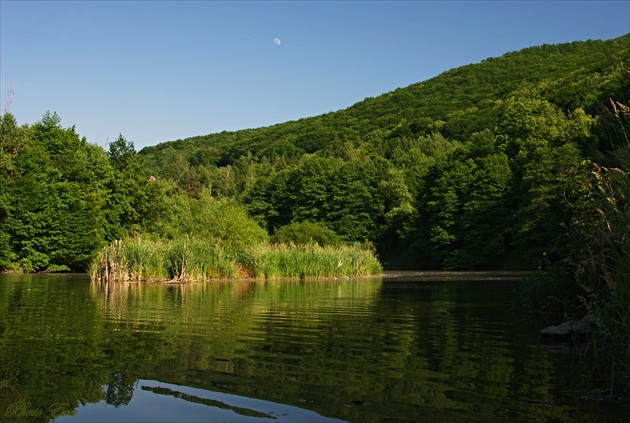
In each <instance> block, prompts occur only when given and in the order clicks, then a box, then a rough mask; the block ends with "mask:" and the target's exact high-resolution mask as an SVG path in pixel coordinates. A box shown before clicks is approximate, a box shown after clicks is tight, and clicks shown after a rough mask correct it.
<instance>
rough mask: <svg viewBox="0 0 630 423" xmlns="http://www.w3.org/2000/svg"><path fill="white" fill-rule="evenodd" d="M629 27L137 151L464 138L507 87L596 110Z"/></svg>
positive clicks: (282, 152)
mask: <svg viewBox="0 0 630 423" xmlns="http://www.w3.org/2000/svg"><path fill="white" fill-rule="evenodd" d="M629 45H630V35H625V36H623V37H620V38H617V39H614V40H608V41H601V40H597V41H586V42H573V43H569V44H560V45H543V46H539V47H531V48H527V49H524V50H521V51H518V52H512V53H507V54H506V55H504V56H502V57H499V58H491V59H487V60H484V61H483V62H481V63H478V64H472V65H467V66H463V67H460V68H456V69H453V70H450V71H447V72H445V73H443V74H441V75H439V76H437V77H435V78H432V79H430V80H428V81H425V82H421V83H417V84H414V85H411V86H409V87H406V88H400V89H398V90H396V91H393V92H390V93H387V94H384V95H381V96H379V97H376V98H367V99H365V100H364V101H361V102H359V103H357V104H355V105H353V106H351V107H349V108H348V109H345V110H341V111H337V112H332V113H328V114H325V115H322V116H317V117H311V118H305V119H301V120H298V121H291V122H286V123H283V124H278V125H274V126H270V127H265V128H258V129H246V130H241V131H236V132H222V133H219V134H211V135H205V136H197V137H192V138H188V139H185V140H177V141H173V142H167V143H162V144H159V145H157V146H152V147H147V148H145V149H143V150H142V151H141V152H140V154H143V155H147V156H153V157H155V158H156V159H157V160H158V161H159V160H160V159H161V158H169V159H170V158H172V154H173V150H175V151H177V152H182V153H184V155H185V157H186V159H187V161H189V162H190V163H191V164H193V165H210V164H214V165H218V166H222V165H226V164H233V163H234V162H235V161H236V160H238V158H239V157H241V156H242V155H247V153H251V154H252V155H253V156H254V157H258V158H262V157H267V158H271V157H277V156H284V157H285V158H286V159H289V160H290V159H297V158H299V157H300V156H301V155H303V154H306V153H314V152H316V151H320V150H323V151H326V152H328V153H331V152H332V153H334V152H335V151H336V150H338V149H339V148H341V147H343V144H344V142H345V141H351V142H352V143H353V144H355V145H359V144H363V143H365V142H368V141H369V140H371V139H374V138H380V139H381V140H384V141H385V143H384V145H382V146H380V147H382V148H383V151H382V153H383V154H388V153H390V152H391V151H390V150H391V149H393V148H395V147H396V146H397V145H398V144H399V143H400V142H404V141H405V140H404V139H405V138H409V137H417V136H422V135H424V136H426V135H431V134H435V133H438V132H439V133H440V134H441V135H443V136H444V137H446V138H449V139H457V140H458V141H465V140H466V139H468V138H469V137H470V136H471V135H472V134H473V133H474V132H477V131H480V130H482V129H484V128H489V127H492V126H493V125H494V124H496V110H494V109H495V102H496V101H497V100H501V99H507V98H508V97H510V96H512V95H528V96H532V97H536V98H542V99H545V100H547V101H549V102H551V103H553V104H555V105H557V106H558V107H560V108H561V109H562V110H564V111H571V110H575V109H576V108H580V107H581V108H583V109H585V110H586V111H587V113H597V107H599V105H600V104H601V103H602V102H605V101H607V100H608V99H609V98H619V97H620V96H623V95H622V91H623V89H624V88H627V85H626V86H625V87H624V86H622V85H620V84H619V83H618V82H619V81H618V80H616V79H615V78H618V77H619V67H620V66H621V67H623V64H624V63H625V64H626V65H627V64H628V63H630V60H629V58H628V48H629V47H628V46H629Z"/></svg>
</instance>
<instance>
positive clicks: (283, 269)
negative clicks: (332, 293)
mask: <svg viewBox="0 0 630 423" xmlns="http://www.w3.org/2000/svg"><path fill="white" fill-rule="evenodd" d="M381 272H382V266H381V264H380V263H379V261H378V260H377V259H376V257H375V256H374V254H373V253H371V252H370V251H368V250H365V249H361V248H360V247H358V246H350V245H339V246H325V247H322V246H319V245H317V244H305V245H293V244H267V243H258V244H252V245H248V246H241V247H238V248H236V247H234V246H230V244H227V243H226V242H225V241H222V240H220V239H200V238H196V237H191V236H188V237H186V238H185V239H180V240H165V239H150V238H146V237H133V238H132V237H129V238H125V239H123V240H119V241H115V242H113V243H112V244H110V245H108V246H107V247H104V248H103V249H102V250H101V251H100V252H99V254H98V256H97V258H96V259H95V260H94V262H93V263H92V265H91V267H90V275H91V277H92V280H95V281H99V282H110V281H135V282H140V281H148V282H151V281H179V282H192V281H205V280H213V279H238V278H255V279H276V278H336V277H358V276H369V275H374V274H380V273H381Z"/></svg>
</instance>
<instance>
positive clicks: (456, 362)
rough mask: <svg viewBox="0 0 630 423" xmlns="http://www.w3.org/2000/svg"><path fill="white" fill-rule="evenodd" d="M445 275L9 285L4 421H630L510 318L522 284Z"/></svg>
mask: <svg viewBox="0 0 630 423" xmlns="http://www.w3.org/2000/svg"><path fill="white" fill-rule="evenodd" d="M440 275H441V278H438V277H437V275H435V274H427V275H424V277H423V276H422V275H413V276H411V277H405V275H397V276H396V277H395V278H391V279H382V278H374V279H361V280H332V281H277V282H215V283H204V284H184V285H182V284H174V285H145V284H116V285H111V286H96V285H92V284H90V283H89V281H88V280H87V278H86V277H76V276H70V277H66V278H63V277H56V276H55V277H53V276H42V277H32V276H28V277H25V278H18V277H13V276H6V275H0V414H2V415H3V416H4V417H7V413H9V414H11V413H10V410H16V409H19V410H21V411H20V412H21V413H22V414H24V415H18V414H19V413H13V415H11V418H12V420H11V421H24V422H27V421H28V422H31V421H37V422H40V421H41V422H47V421H50V420H51V419H53V418H55V417H57V418H58V420H57V421H65V420H62V419H68V421H70V420H72V421H77V420H81V418H84V420H90V421H98V419H101V420H107V421H112V420H115V421H120V420H126V421H147V420H149V421H151V420H152V418H150V417H153V416H152V415H151V413H152V412H153V411H154V410H156V409H157V408H159V406H161V405H160V404H165V403H167V402H168V403H171V402H173V405H172V407H174V408H173V409H177V410H179V411H178V412H179V413H180V415H179V416H178V417H177V418H175V419H174V421H190V420H194V419H196V418H197V417H196V416H197V414H195V413H197V411H195V410H204V411H203V413H205V414H204V416H205V419H206V420H205V421H216V420H221V419H224V418H225V417H224V416H223V414H222V413H231V414H230V415H235V416H240V417H244V416H247V417H248V418H249V417H251V418H255V419H266V418H268V416H272V417H274V418H276V419H278V418H279V416H281V414H278V413H279V411H278V410H280V409H285V408H286V407H294V408H295V410H292V413H293V412H295V413H297V412H306V410H309V412H312V413H314V414H312V415H311V417H312V418H315V417H317V416H319V417H317V418H321V419H325V418H331V419H332V418H334V419H340V420H345V421H356V422H359V421H360V422H370V421H374V422H376V421H383V420H387V421H390V420H391V421H440V420H442V421H471V420H491V421H497V420H499V421H501V420H503V421H532V420H536V421H557V420H559V421H563V420H574V421H593V420H597V419H599V418H603V417H606V420H607V421H615V419H617V420H618V421H623V416H624V415H623V411H624V410H621V411H619V410H613V411H610V410H607V411H605V412H604V411H601V410H599V409H597V408H596V407H591V406H590V405H589V404H585V403H581V402H579V401H576V396H575V395H574V393H572V392H574V391H572V390H573V389H575V387H576V386H578V385H575V384H576V383H578V384H579V383H580V381H579V380H576V378H575V377H574V374H573V373H572V371H571V368H570V362H569V360H566V358H565V357H564V356H563V357H560V358H559V357H558V356H557V355H554V354H553V353H551V352H550V351H549V350H548V349H546V348H545V347H544V346H543V345H540V344H539V342H538V339H537V330H538V328H539V325H537V324H535V322H532V321H531V320H530V319H529V318H526V316H519V315H516V314H515V313H513V312H512V311H511V309H510V307H509V301H510V298H511V296H512V293H513V289H514V287H515V286H516V284H518V282H517V281H516V280H515V278H514V277H512V276H510V275H496V274H495V275H491V277H490V278H487V277H486V278H482V277H481V276H480V275H471V278H470V279H466V278H465V275H462V274H450V275H449V274H444V273H440ZM488 279H490V280H488ZM158 381H159V382H158ZM143 387H144V388H143ZM228 399H229V400H230V401H228ZM233 399H238V401H236V402H233V401H232V400H233ZM257 401H261V403H259V402H257ZM264 402H268V403H269V404H275V405H273V407H271V408H270V406H269V404H268V406H266V407H262V408H260V407H258V406H255V405H254V404H262V403H264ZM15 404H18V405H19V407H21V408H19V407H18V406H15ZM151 404H153V405H151ZM156 404H157V405H156ZM53 406H54V407H53ZM11 407H13V408H11ZM51 407H53V408H51ZM226 407H227V408H226ZM247 410H249V411H247ZM300 410H302V411H300ZM28 411H32V413H30V414H34V413H35V412H36V411H40V414H39V415H37V416H34V415H30V414H29V413H28ZM11 412H13V411H11ZM74 412H76V413H77V414H76V416H73V415H72V414H73V413H74ZM188 412H190V413H191V414H190V416H188V415H187V413H188ZM239 412H240V414H239ZM250 412H251V413H254V412H256V413H262V414H264V416H263V415H253V414H252V415H249V414H246V413H250ZM3 413H4V414H3ZM86 413H88V414H86ZM243 413H245V414H243ZM274 413H275V414H274ZM26 414H29V415H26ZM63 415H65V417H63ZM166 415H167V414H163V416H166ZM291 415H293V416H295V415H296V414H291ZM79 416H81V417H79ZM160 416H162V414H160ZM313 416H315V417H313ZM171 417H172V416H171ZM269 418H271V417H269ZM167 421H168V420H167Z"/></svg>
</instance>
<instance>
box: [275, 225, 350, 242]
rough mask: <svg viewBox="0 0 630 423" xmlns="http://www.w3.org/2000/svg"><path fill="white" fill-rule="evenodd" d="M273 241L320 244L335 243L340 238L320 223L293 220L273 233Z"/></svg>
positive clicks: (339, 240)
mask: <svg viewBox="0 0 630 423" xmlns="http://www.w3.org/2000/svg"><path fill="white" fill-rule="evenodd" d="M273 241H274V242H276V243H281V244H311V243H315V244H318V245H321V246H325V245H337V244H340V243H341V238H340V237H339V236H338V235H337V234H336V233H335V231H333V230H332V229H329V228H328V227H326V226H324V224H322V223H316V222H309V221H304V222H293V223H290V224H288V225H286V226H282V227H280V228H278V230H277V231H276V233H275V234H274V235H273Z"/></svg>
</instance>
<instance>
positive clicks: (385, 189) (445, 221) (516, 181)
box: [140, 35, 630, 269]
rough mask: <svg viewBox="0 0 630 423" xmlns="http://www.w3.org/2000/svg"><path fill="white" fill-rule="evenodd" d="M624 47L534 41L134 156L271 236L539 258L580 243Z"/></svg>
mask: <svg viewBox="0 0 630 423" xmlns="http://www.w3.org/2000/svg"><path fill="white" fill-rule="evenodd" d="M629 46H630V36H628V35H626V36H624V37H621V38H618V39H614V40H609V41H587V42H574V43H570V44H562V45H543V46H539V47H532V48H528V49H525V50H522V51H518V52H513V53H508V54H506V55H504V56H502V57H499V58H492V59H487V60H485V61H483V62H481V63H478V64H473V65H468V66H464V67H461V68H457V69H453V70H450V71H448V72H445V73H443V74H441V75H439V76H437V77H435V78H433V79H430V80H428V81H425V82H421V83H418V84H414V85H412V86H409V87H406V88H401V89H398V90H396V91H394V92H391V93H387V94H384V95H382V96H379V97H377V98H368V99H365V100H364V101H362V102H360V103H357V104H355V105H353V106H352V107H349V108H348V109H345V110H341V111H337V112H333V113H328V114H326V115H322V116H317V117H312V118H306V119H302V120H298V121H292V122H287V123H284V124H279V125H275V126H271V127H266V128H259V129H247V130H242V131H237V132H223V133H219V134H211V135H206V136H199V137H193V138H189V139H185V140H178V141H173V142H168V143H163V144H160V145H156V146H153V147H147V148H145V149H143V150H142V151H141V152H140V156H141V157H142V159H143V160H144V163H145V165H146V167H147V169H150V172H151V173H153V174H155V175H156V177H159V178H161V179H166V180H171V181H174V182H175V183H176V184H177V186H178V187H179V188H180V189H181V190H183V191H185V192H187V193H188V195H189V196H191V197H198V196H200V195H203V194H204V193H207V194H209V195H212V196H213V197H218V198H234V199H236V200H237V201H238V202H239V203H240V204H243V205H245V206H246V207H247V210H248V212H249V214H250V216H252V217H253V218H255V219H256V220H257V222H258V223H259V224H260V225H261V226H263V227H265V228H266V229H267V231H268V232H269V233H270V234H273V233H276V232H277V231H278V230H282V228H284V227H286V226H287V225H292V224H293V225H295V224H297V223H301V222H314V223H317V224H318V225H320V226H322V227H324V228H326V229H328V230H332V231H333V232H334V233H335V234H337V235H338V236H340V237H341V238H343V239H344V240H346V241H349V242H365V243H369V244H370V245H372V246H374V247H375V248H376V250H377V251H378V253H379V255H380V257H381V259H382V260H383V261H384V262H385V263H387V264H389V266H390V267H397V268H414V269H418V268H420V269H436V268H448V269H497V268H510V269H537V268H541V267H547V266H548V265H549V264H552V263H556V262H559V261H563V260H564V259H566V257H567V255H568V254H569V251H568V249H571V248H574V245H573V244H572V240H574V236H575V233H574V232H575V224H576V222H578V221H579V222H583V220H582V219H583V217H584V216H583V213H584V212H585V211H584V210H583V209H581V207H587V206H586V205H584V204H583V202H584V201H587V200H588V198H589V196H591V195H592V193H590V191H589V190H587V189H585V188H586V186H588V184H589V183H591V182H589V177H590V176H589V175H590V172H591V171H592V162H599V163H607V160H608V158H609V156H610V153H611V152H612V151H613V150H615V148H616V147H619V143H620V142H622V141H623V137H622V138H619V130H620V128H619V127H615V126H614V125H613V121H614V120H615V119H616V118H612V117H611V115H610V113H611V107H613V103H611V100H612V101H616V102H619V103H621V104H628V95H629V93H630V77H629V76H628V69H629V67H628V66H629V65H628V64H629V63H630V53H629ZM613 113H614V112H613ZM610 125H613V126H612V127H611V126H610ZM622 144H623V143H622Z"/></svg>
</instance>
